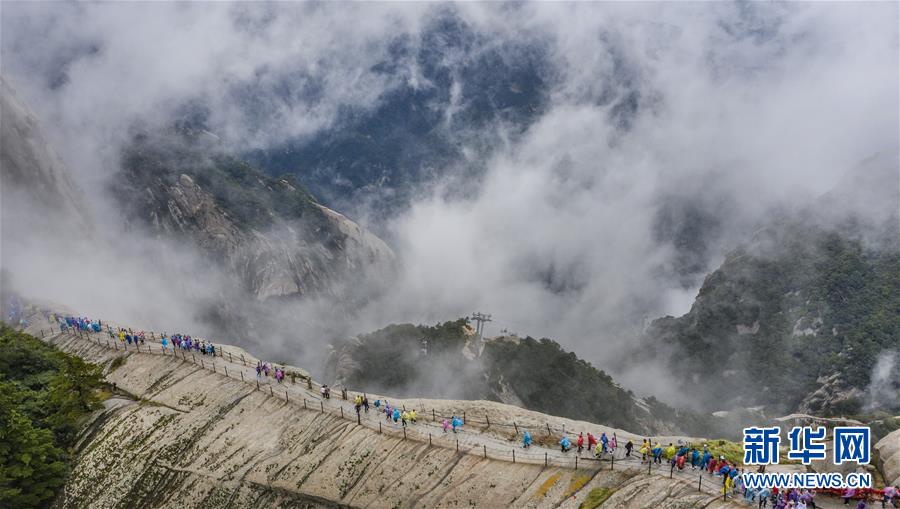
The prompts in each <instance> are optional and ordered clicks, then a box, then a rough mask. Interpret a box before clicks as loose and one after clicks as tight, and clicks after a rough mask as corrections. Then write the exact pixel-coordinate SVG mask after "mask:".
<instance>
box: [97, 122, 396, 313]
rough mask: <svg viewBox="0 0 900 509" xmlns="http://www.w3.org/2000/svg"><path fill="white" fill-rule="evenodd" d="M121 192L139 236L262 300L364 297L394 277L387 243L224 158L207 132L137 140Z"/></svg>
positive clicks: (287, 186)
mask: <svg viewBox="0 0 900 509" xmlns="http://www.w3.org/2000/svg"><path fill="white" fill-rule="evenodd" d="M114 193H115V196H116V197H117V198H118V200H119V203H120V204H121V205H122V207H123V209H124V210H126V211H127V219H128V220H129V221H130V224H131V225H132V226H133V227H134V228H144V229H147V230H148V231H149V232H151V233H152V234H154V235H157V236H160V237H164V238H169V239H172V238H174V239H183V240H185V241H187V242H190V243H192V244H194V245H196V246H197V247H199V249H200V250H201V251H202V252H203V253H204V254H205V255H207V256H208V257H210V258H211V259H212V260H214V261H216V262H218V263H220V264H222V265H223V266H224V267H227V268H228V270H229V271H230V273H232V274H234V275H235V276H236V277H237V279H238V280H239V281H240V283H241V285H242V287H243V288H244V290H245V291H246V292H248V293H249V294H251V295H253V296H254V297H256V298H257V299H259V300H266V299H271V298H282V299H284V298H294V297H305V296H315V295H318V296H322V295H329V296H332V297H338V298H340V299H342V300H356V299H364V298H365V292H363V291H360V289H361V288H367V287H374V286H377V284H375V283H376V280H377V279H378V278H380V277H384V276H386V275H387V274H389V273H390V271H391V270H392V269H393V264H394V254H393V252H392V251H391V249H390V248H389V247H388V246H387V245H386V244H385V243H384V242H382V241H381V239H379V238H377V237H376V236H374V235H373V234H371V233H369V232H368V231H366V230H365V229H363V228H362V227H360V226H359V225H358V224H356V223H354V222H353V221H351V220H349V219H348V218H346V217H345V216H343V215H341V214H338V213H337V212H334V211H333V210H330V209H328V208H326V207H324V206H322V205H320V204H319V203H317V202H316V200H315V199H314V198H313V197H312V196H311V195H309V194H308V193H307V192H305V191H304V190H303V189H302V188H301V187H300V185H299V184H298V183H296V182H295V181H294V180H293V179H291V178H290V177H285V178H271V177H268V176H266V175H264V174H262V173H261V172H259V171H257V170H256V169H255V168H253V167H252V166H250V165H248V164H246V163H244V162H242V161H240V160H237V159H234V158H232V157H230V156H227V155H225V154H224V153H223V152H222V149H221V148H220V147H219V146H218V144H217V140H216V139H215V137H214V136H213V135H211V134H209V133H205V132H197V131H188V130H182V131H176V132H170V133H154V134H146V133H142V134H139V135H136V136H135V138H134V142H133V143H132V144H131V145H130V146H128V147H127V148H126V149H125V150H124V153H123V162H122V171H121V173H120V174H119V176H118V178H117V180H116V183H115V186H114ZM349 288H353V289H354V291H352V292H351V291H349Z"/></svg>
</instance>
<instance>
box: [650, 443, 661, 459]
mask: <svg viewBox="0 0 900 509" xmlns="http://www.w3.org/2000/svg"><path fill="white" fill-rule="evenodd" d="M652 452H653V462H654V463H659V464H662V455H663V450H662V446H661V445H660V444H659V442H656V447H654V448H653V450H652Z"/></svg>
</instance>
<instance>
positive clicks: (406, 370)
mask: <svg viewBox="0 0 900 509" xmlns="http://www.w3.org/2000/svg"><path fill="white" fill-rule="evenodd" d="M470 337H471V336H470V329H469V328H468V324H467V323H466V320H465V319H459V320H455V321H450V322H445V323H442V324H437V325H435V326H424V325H411V324H402V325H390V326H388V327H385V328H383V329H381V330H378V331H376V332H373V333H371V334H365V335H362V336H360V337H359V341H358V342H353V343H347V344H344V345H337V348H336V353H335V357H334V358H333V362H334V363H338V362H348V361H349V364H348V365H352V366H353V367H352V368H349V369H348V368H346V367H345V368H343V369H342V370H341V373H340V374H339V375H340V376H341V377H342V378H343V380H344V382H345V383H346V384H347V385H348V386H350V387H360V388H367V390H371V391H373V392H378V393H383V394H393V395H396V396H417V397H442V398H458V399H485V400H489V401H500V402H508V403H515V404H519V405H521V406H523V407H524V408H528V409H529V410H535V411H538V412H543V413H547V414H551V415H560V416H565V417H570V418H573V419H582V420H588V421H594V422H601V423H604V424H608V425H611V426H618V427H622V428H626V429H641V428H644V427H645V425H646V422H647V420H646V419H644V420H643V422H641V421H642V420H641V418H640V417H641V416H642V415H643V416H644V417H647V413H646V412H645V411H644V410H642V409H641V408H640V407H639V406H638V405H637V404H636V403H635V402H634V399H633V395H632V394H631V393H630V392H629V391H626V390H624V389H622V388H621V387H619V386H618V385H616V383H615V382H614V381H613V379H612V378H611V377H610V376H609V375H607V374H606V373H605V372H603V371H602V370H599V369H597V368H595V367H594V366H592V365H591V364H590V363H588V362H586V361H584V360H582V359H579V358H578V357H577V356H576V355H575V354H574V353H572V352H567V351H565V350H563V349H562V347H560V345H559V344H558V343H556V342H555V341H552V340H550V339H546V338H544V339H540V340H537V339H534V338H531V337H527V338H521V339H519V338H516V339H508V340H505V339H501V340H495V341H488V342H486V343H485V345H484V351H483V352H482V353H481V356H480V357H478V358H477V359H474V360H470V359H469V358H468V357H467V356H466V353H465V347H466V343H467V341H468V340H469V339H470ZM339 358H342V360H339Z"/></svg>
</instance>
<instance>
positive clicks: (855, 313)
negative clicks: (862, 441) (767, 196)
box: [635, 157, 900, 415]
mask: <svg viewBox="0 0 900 509" xmlns="http://www.w3.org/2000/svg"><path fill="white" fill-rule="evenodd" d="M896 169H897V161H896V157H894V158H893V159H892V158H890V157H887V158H873V159H871V160H867V161H866V162H865V163H863V164H861V165H860V166H859V167H858V168H856V169H855V170H854V171H852V172H849V173H848V176H847V177H846V178H845V179H844V182H843V183H842V184H841V185H840V186H838V187H837V188H836V189H835V190H834V191H832V192H830V193H828V194H826V195H824V196H822V197H821V199H820V200H819V201H818V202H816V203H814V204H813V205H811V206H809V207H808V208H806V209H804V210H802V211H799V212H795V213H788V214H785V215H783V216H782V217H779V218H777V219H773V220H772V222H771V223H770V224H768V225H766V226H765V227H763V228H761V229H759V230H758V231H757V232H756V234H755V235H754V236H753V238H751V239H748V241H747V242H745V243H744V244H743V245H741V246H740V247H739V248H737V249H736V250H734V251H733V252H731V253H729V254H728V256H727V257H726V259H725V261H724V262H723V263H722V265H721V266H720V267H719V268H718V269H717V270H715V271H714V272H712V273H711V274H709V275H708V276H707V277H706V279H705V280H704V282H703V285H702V287H701V288H700V290H699V293H698V295H697V298H696V300H695V301H694V304H693V306H692V307H691V310H690V311H689V312H688V313H686V314H685V315H683V316H680V317H664V318H661V319H658V320H656V321H654V322H653V323H652V324H651V326H650V327H649V328H648V330H647V331H646V334H645V338H644V341H643V342H642V343H641V344H640V345H639V346H638V348H637V349H636V352H635V357H638V358H642V359H645V358H647V354H648V353H650V355H651V356H653V355H655V356H656V358H657V359H658V360H659V361H660V362H662V363H664V364H666V365H667V366H668V368H669V369H670V370H671V372H672V373H673V374H674V376H675V378H676V379H677V380H678V383H679V384H680V385H681V388H682V390H683V392H684V393H685V394H692V395H694V397H695V399H696V403H697V404H699V405H700V406H701V407H703V408H706V409H708V410H722V409H730V408H744V407H754V406H758V405H764V406H766V407H767V410H769V411H770V412H769V413H770V415H771V414H778V413H786V412H793V411H801V412H806V413H814V414H818V415H823V414H824V415H852V414H856V413H860V412H862V411H872V410H874V409H877V408H878V406H877V405H880V406H881V408H882V409H883V410H885V411H888V412H895V411H897V410H900V408H897V407H896V399H892V398H889V397H878V398H874V400H875V401H876V405H875V406H873V405H872V404H871V402H870V401H867V400H873V398H871V397H868V396H867V394H866V391H867V389H868V387H869V385H870V383H871V382H872V374H873V372H874V370H875V367H876V365H877V363H878V361H879V359H880V358H882V357H884V356H886V355H891V352H892V351H896V349H897V348H900V315H898V314H897V312H896V310H897V309H898V306H900V226H898V224H900V223H898V212H900V198H898V189H900V174H898V173H897V170H896ZM863 204H869V207H868V208H867V207H866V206H865V205H863ZM872 204H882V205H883V207H882V209H883V210H881V209H879V210H874V209H873V208H872ZM867 403H869V404H868V405H867ZM864 407H866V408H864Z"/></svg>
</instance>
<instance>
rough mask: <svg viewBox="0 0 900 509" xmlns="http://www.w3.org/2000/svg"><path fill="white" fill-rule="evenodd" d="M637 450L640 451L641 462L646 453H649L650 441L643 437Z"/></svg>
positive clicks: (644, 459) (645, 457)
mask: <svg viewBox="0 0 900 509" xmlns="http://www.w3.org/2000/svg"><path fill="white" fill-rule="evenodd" d="M639 450H640V451H641V463H643V462H644V461H646V460H647V455H648V454H650V441H649V440H647V439H644V441H643V442H641V448H640V449H639Z"/></svg>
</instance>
